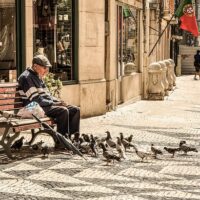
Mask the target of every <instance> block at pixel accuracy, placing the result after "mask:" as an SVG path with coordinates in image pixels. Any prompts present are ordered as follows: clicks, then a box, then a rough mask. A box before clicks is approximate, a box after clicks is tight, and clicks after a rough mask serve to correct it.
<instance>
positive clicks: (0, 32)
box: [0, 0, 16, 83]
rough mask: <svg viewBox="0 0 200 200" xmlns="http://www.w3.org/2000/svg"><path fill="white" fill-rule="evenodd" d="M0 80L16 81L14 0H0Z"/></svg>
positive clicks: (2, 81)
mask: <svg viewBox="0 0 200 200" xmlns="http://www.w3.org/2000/svg"><path fill="white" fill-rule="evenodd" d="M0 80H1V83H4V82H9V81H10V82H13V81H14V82H16V11H15V1H14V0H7V1H3V0H0Z"/></svg>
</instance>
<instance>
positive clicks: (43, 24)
mask: <svg viewBox="0 0 200 200" xmlns="http://www.w3.org/2000/svg"><path fill="white" fill-rule="evenodd" d="M33 9H34V12H33V14H34V22H33V23H34V40H33V43H34V55H35V54H40V53H42V54H44V55H46V56H47V57H48V59H49V61H50V62H51V64H52V65H53V67H52V72H53V73H55V74H56V76H57V77H59V78H60V79H61V80H62V81H67V80H73V79H74V74H73V59H72V0H34V1H33Z"/></svg>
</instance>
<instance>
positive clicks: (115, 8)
mask: <svg viewBox="0 0 200 200" xmlns="http://www.w3.org/2000/svg"><path fill="white" fill-rule="evenodd" d="M170 3H171V1H164V2H163V1H161V2H160V1H157V0H98V1H94V0H51V1H50V0H20V1H19V0H0V70H1V72H2V73H1V77H0V78H1V83H4V82H15V81H16V80H17V76H18V75H19V74H20V73H21V72H22V71H23V70H24V69H25V68H26V67H27V66H30V65H31V61H32V57H33V55H36V54H38V53H42V54H44V55H46V56H47V57H48V58H49V60H50V62H51V63H52V65H53V67H52V69H51V71H52V72H53V73H54V74H55V75H56V77H57V78H60V79H61V80H62V81H63V85H64V86H63V89H62V94H61V95H62V99H63V100H64V101H66V102H68V103H70V104H75V105H77V106H80V107H81V115H82V117H88V116H95V115H101V114H104V113H106V112H107V111H108V110H114V109H116V108H117V106H118V105H119V104H121V103H125V102H134V101H137V100H140V99H142V98H144V99H145V98H146V96H147V85H148V72H147V67H148V66H149V64H150V63H151V62H155V61H159V60H163V59H166V58H169V57H170V40H171V34H170V28H171V26H167V28H166V25H167V23H168V21H169V19H170V16H171V13H170V9H169V8H170ZM164 29H165V31H164V33H163V34H162V37H161V39H160V40H159V42H157V41H158V38H159V36H160V35H161V33H162V32H163V30H164ZM155 43H157V44H156V46H155ZM154 46H155V48H153V47H154ZM150 52H151V54H150Z"/></svg>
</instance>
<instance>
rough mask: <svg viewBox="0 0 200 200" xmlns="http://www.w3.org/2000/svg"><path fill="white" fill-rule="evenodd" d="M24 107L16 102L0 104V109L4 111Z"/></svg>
mask: <svg viewBox="0 0 200 200" xmlns="http://www.w3.org/2000/svg"><path fill="white" fill-rule="evenodd" d="M22 107H24V106H23V104H22V103H18V104H10V105H8V104H7V105H0V110H2V111H4V110H14V109H20V108H22Z"/></svg>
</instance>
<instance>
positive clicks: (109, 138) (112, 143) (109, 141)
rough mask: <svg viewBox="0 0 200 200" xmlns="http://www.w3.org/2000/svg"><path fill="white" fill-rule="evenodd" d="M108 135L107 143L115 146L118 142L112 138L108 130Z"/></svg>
mask: <svg viewBox="0 0 200 200" xmlns="http://www.w3.org/2000/svg"><path fill="white" fill-rule="evenodd" d="M106 133H107V137H106V143H107V145H108V146H109V147H112V148H115V147H116V143H115V142H114V141H113V140H112V137H111V134H110V132H109V131H106Z"/></svg>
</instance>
